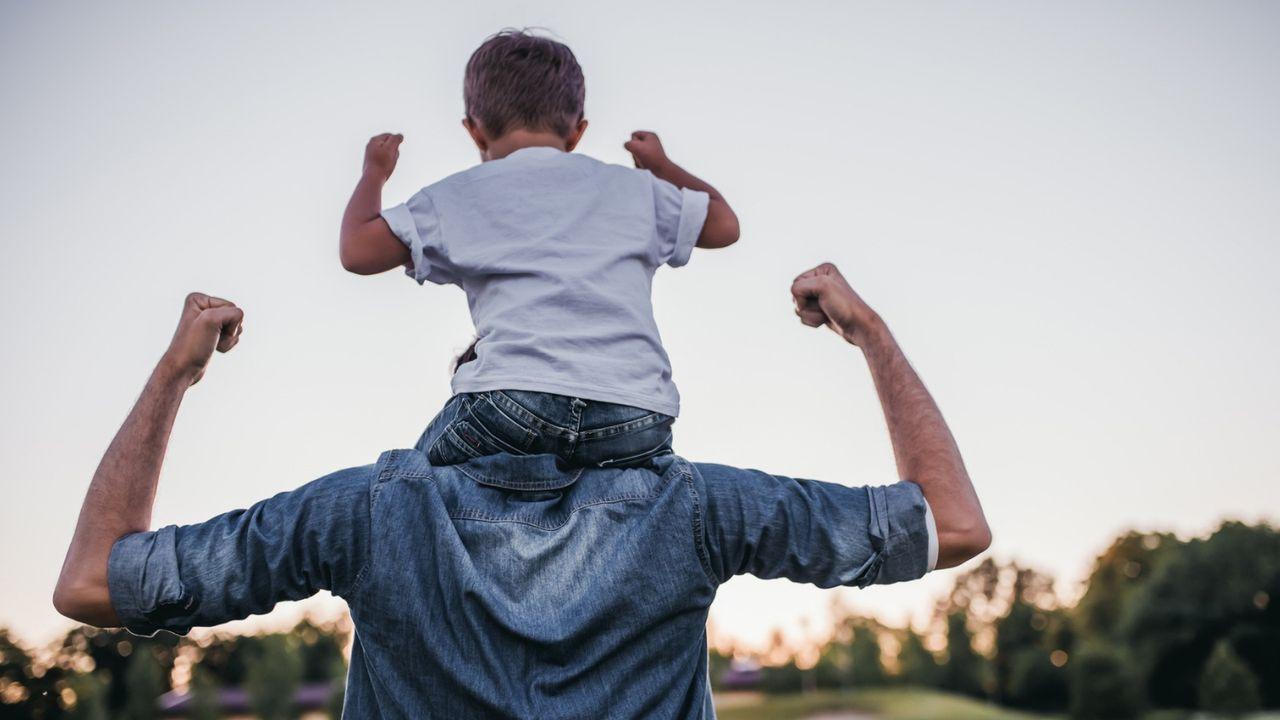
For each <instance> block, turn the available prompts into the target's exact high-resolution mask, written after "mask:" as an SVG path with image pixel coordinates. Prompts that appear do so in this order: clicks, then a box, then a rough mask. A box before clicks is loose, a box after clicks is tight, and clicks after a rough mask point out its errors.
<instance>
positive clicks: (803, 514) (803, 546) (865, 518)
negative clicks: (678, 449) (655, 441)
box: [695, 464, 931, 588]
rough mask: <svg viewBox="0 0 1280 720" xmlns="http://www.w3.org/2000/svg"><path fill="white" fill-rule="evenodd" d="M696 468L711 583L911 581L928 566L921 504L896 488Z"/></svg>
mask: <svg viewBox="0 0 1280 720" xmlns="http://www.w3.org/2000/svg"><path fill="white" fill-rule="evenodd" d="M695 467H696V471H697V474H698V476H699V479H700V483H699V485H700V486H701V487H702V493H701V496H702V497H701V498H700V505H701V506H702V510H703V514H704V515H705V519H704V521H703V523H702V525H703V528H702V530H701V538H699V539H700V540H701V541H702V543H703V549H704V551H705V554H706V559H707V562H708V565H709V568H710V572H711V574H712V575H713V579H714V580H716V581H718V582H724V581H726V580H728V579H729V578H730V577H732V576H734V575H740V574H751V575H755V576H757V577H761V578H787V579H789V580H792V581H794V582H799V583H808V584H813V585H817V586H819V587H824V588H825V587H836V586H841V585H848V586H856V587H865V586H868V585H887V584H890V583H896V582H902V581H904V580H914V579H916V578H920V577H922V576H924V574H925V573H926V572H928V570H929V564H930V557H929V556H930V542H931V540H930V529H929V522H928V519H927V517H926V515H927V511H928V506H927V504H926V503H925V499H924V495H923V493H921V491H920V487H919V486H918V485H916V484H915V483H912V482H899V483H896V484H893V485H887V486H883V487H847V486H844V485H837V484H834V483H826V482H820V481H817V480H798V479H793V478H788V477H780V476H776V475H770V474H767V473H763V472H759V471H754V470H740V469H737V468H731V467H727V466H723V465H702V464H699V465H697V466H695Z"/></svg>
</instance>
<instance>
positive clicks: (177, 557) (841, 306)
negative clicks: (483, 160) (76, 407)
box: [54, 264, 990, 718]
mask: <svg viewBox="0 0 1280 720" xmlns="http://www.w3.org/2000/svg"><path fill="white" fill-rule="evenodd" d="M791 292H792V295H793V297H794V299H795V302H796V312H797V314H798V315H799V317H800V319H801V321H802V322H804V324H806V325H809V326H812V327H818V326H823V325H825V326H827V327H829V328H831V329H832V330H834V331H836V333H837V334H838V335H839V336H841V337H843V338H844V339H845V340H846V341H848V342H849V343H851V344H853V345H855V346H857V347H859V348H861V349H862V352H863V355H864V356H865V358H866V360H867V364H868V365H869V366H870V369H871V375H872V378H873V379H874V381H875V385H876V389H877V391H878V393H879V397H880V401H881V403H882V405H883V406H884V411H885V418H886V420H887V421H888V425H889V433H890V437H891V440H892V443H893V447H894V453H895V455H896V457H897V462H898V469H899V473H900V475H901V477H903V478H909V480H906V481H902V482H898V483H895V484H892V485H888V486H885V487H873V488H867V487H862V488H849V487H844V486H841V485H835V484H830V483H823V482H816V481H809V480H793V479H790V478H785V477H775V476H771V475H767V474H765V473H761V472H756V471H747V470H739V469H736V468H730V467H725V466H720V465H706V464H699V463H690V462H688V461H686V460H683V459H681V458H677V457H672V456H666V457H662V458H659V459H658V460H657V461H656V463H655V465H654V468H653V469H652V470H649V469H623V470H606V469H601V470H572V471H567V472H566V471H561V470H560V469H558V468H557V466H556V464H555V461H554V459H553V458H551V456H546V455H542V456H529V457H515V456H505V455H499V456H492V457H485V458H479V459H477V460H475V461H472V462H470V463H467V464H464V465H456V466H446V467H432V466H431V465H429V464H428V462H427V459H426V458H425V457H424V456H423V455H422V454H421V453H419V452H416V451H412V450H408V451H392V452H388V453H385V454H383V456H382V457H381V458H380V459H379V460H378V462H377V463H376V464H374V465H369V466H366V467H360V468H352V469H348V470H342V471H340V472H337V473H335V474H333V475H329V476H327V477H324V478H321V479H319V480H316V481H314V482H312V483H309V484H307V485H304V486H302V487H301V488H299V489H297V490H295V491H293V492H289V493H283V494H280V495H277V496H276V497H274V498H271V499H269V500H265V501H263V502H260V503H258V504H257V505H254V506H253V507H251V508H249V509H248V510H238V511H234V512H230V513H226V514H224V515H220V516H218V517H215V518H213V519H212V520H209V521H207V522H204V523H200V524H197V525H190V526H186V527H180V528H178V527H173V526H169V527H165V528H161V529H160V530H157V531H149V528H150V525H151V507H152V500H153V497H154V495H155V488H156V482H157V478H158V476H159V472H160V465H161V461H162V459H163V457H164V451H165V446H166V444H167V441H168V437H169V431H170V429H171V428H172V425H173V420H174V417H175V415H176V414H177V410H178V405H179V403H180V402H181V400H182V397H183V394H184V393H185V392H186V388H187V387H189V386H190V385H191V384H193V383H194V382H196V381H197V380H199V379H200V378H201V377H202V376H203V374H204V371H205V368H206V366H207V364H208V361H209V358H210V356H211V355H212V354H213V351H214V350H215V349H217V350H219V351H222V352H226V351H228V350H230V349H231V348H232V347H233V346H234V345H235V344H236V342H237V341H238V339H239V333H240V326H241V325H240V324H241V320H242V318H243V314H242V313H241V311H240V309H239V308H237V307H235V306H234V305H233V304H231V303H229V302H227V301H225V300H219V299H216V298H210V297H207V296H204V295H191V296H190V297H188V298H187V304H186V307H185V308H184V311H183V314H182V319H181V321H180V322H179V324H178V330H177V333H176V334H175V335H174V338H173V342H172V344H171V345H170V347H169V349H168V350H167V351H166V353H165V354H164V356H163V357H162V359H161V360H160V363H159V365H158V366H157V367H156V370H155V372H154V373H153V374H152V376H151V378H150V379H149V380H148V382H147V385H146V388H145V389H144V390H143V392H142V396H141V397H140V398H139V400H138V403H137V405H136V406H135V407H134V409H133V412H131V413H130V415H129V417H128V418H127V419H126V420H125V423H124V425H123V426H122V427H121V429H120V431H119V433H118V434H117V436H116V438H115V440H114V441H113V442H112V444H111V446H110V447H109V448H108V449H107V453H106V455H105V457H104V458H103V460H102V464H101V465H100V466H99V468H98V471H97V472H96V473H95V475H94V478H93V480H92V482H91V483H90V486H89V491H88V495H87V497H86V498H85V502H84V507H83V509H82V510H81V514H80V520H79V523H78V524H77V526H76V532H75V536H74V537H73V539H72V541H71V546H70V548H69V549H68V551H67V558H66V561H65V563H64V565H63V568H62V575H61V577H60V578H59V581H58V586H57V589H56V590H55V592H54V605H55V606H56V607H57V608H58V610H59V611H60V612H61V613H63V614H64V615H66V616H68V617H70V618H73V619H75V620H79V621H82V622H86V623H89V624H93V625H101V626H116V625H124V626H125V627H127V628H129V629H130V630H132V631H134V632H139V633H153V632H155V631H156V630H159V629H165V630H172V631H174V632H179V633H182V632H186V631H187V630H188V629H190V628H191V627H192V626H196V625H215V624H218V623H222V622H225V621H228V620H231V619H234V618H241V617H245V616H246V615H249V614H252V613H260V612H265V611H267V610H270V609H271V608H272V607H273V606H274V605H275V604H276V603H277V602H279V601H281V600H292V599H298V598H303V597H307V596H309V595H311V594H313V593H315V592H317V591H318V590H321V589H328V590H331V591H332V592H333V593H334V594H336V595H338V596H340V597H343V598H345V599H346V600H347V603H348V604H349V606H350V608H351V615H352V619H353V621H354V623H355V627H356V634H355V643H354V646H353V649H352V655H351V667H350V670H349V673H348V677H347V695H346V703H347V705H346V707H345V709H344V713H343V715H344V717H353V718H371V717H395V718H402V717H403V718H421V717H442V718H495V717H530V718H534V717H536V718H580V717H605V716H607V717H620V718H621V717H625V718H631V717H636V718H639V717H645V718H649V717H660V718H698V717H714V714H715V711H714V709H713V707H712V704H711V694H710V691H709V688H708V684H707V645H706V635H705V623H706V618H707V610H708V608H709V607H710V605H711V601H712V599H713V598H714V597H715V593H716V588H717V587H718V586H719V585H720V584H721V583H723V582H724V581H726V580H728V579H729V578H730V577H732V576H734V575H736V574H741V573H750V574H753V575H756V576H759V577H765V578H775V577H786V578H789V579H791V580H793V581H796V582H805V583H812V584H815V585H818V586H821V587H832V586H836V585H856V586H865V585H868V584H872V583H891V582H897V581H901V580H910V579H914V578H918V577H920V576H922V575H924V574H925V572H926V571H928V570H929V569H931V568H932V567H933V566H935V565H936V566H937V567H951V566H954V565H957V564H959V563H961V562H964V561H965V560H967V559H969V558H971V557H973V556H974V555H976V554H977V553H980V552H982V551H983V550H984V549H985V548H986V547H987V545H988V544H989V543H990V531H989V529H988V528H987V524H986V520H985V519H984V518H983V514H982V508H981V506H980V505H979V503H978V498H977V495H976V494H975V493H974V490H973V487H972V485H971V484H970V482H969V478H968V475H967V474H966V472H965V469H964V465H963V463H962V462H961V459H960V454H959V451H958V450H957V448H956V445H955V442H954V441H953V440H952V437H951V433H950V431H949V430H948V429H947V426H946V423H945V422H944V421H943V419H942V416H941V414H940V413H939V411H938V408H937V406H936V405H935V404H934V402H933V399H932V398H931V397H930V395H929V393H928V391H927V390H925V388H924V385H922V384H921V382H920V379H919V378H918V377H917V376H916V374H915V372H914V371H913V370H912V369H911V367H910V365H909V364H908V363H907V360H906V357H905V356H904V355H903V353H902V351H901V350H900V349H899V348H898V345H897V343H896V342H895V341H894V339H893V336H892V335H891V334H890V333H889V330H888V328H887V327H886V326H885V324H884V323H883V322H882V321H881V320H880V318H879V317H878V316H877V315H876V314H875V313H874V312H873V311H872V310H871V308H869V307H868V306H867V305H866V304H865V303H864V302H863V301H862V299H861V298H859V297H858V295H857V294H856V293H855V292H854V291H853V290H852V289H851V288H850V287H849V285H848V284H847V283H846V282H845V280H844V278H843V277H842V276H841V275H840V273H839V271H838V270H836V268H835V267H834V266H832V265H829V264H828V265H822V266H819V267H817V268H815V269H813V270H810V271H808V272H806V273H804V274H803V275H801V276H800V277H798V278H797V279H796V281H795V283H794V284H793V285H792V288H791Z"/></svg>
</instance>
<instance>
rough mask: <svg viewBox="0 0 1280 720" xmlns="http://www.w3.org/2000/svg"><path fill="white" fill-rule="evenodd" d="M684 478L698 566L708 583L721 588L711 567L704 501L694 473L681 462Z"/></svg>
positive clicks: (681, 471)
mask: <svg viewBox="0 0 1280 720" xmlns="http://www.w3.org/2000/svg"><path fill="white" fill-rule="evenodd" d="M677 472H679V473H680V474H681V475H682V476H683V477H684V482H685V487H687V488H688V489H689V496H690V498H691V499H692V501H693V519H692V524H693V545H694V549H695V550H696V551H697V553H698V565H700V566H701V567H702V573H703V575H705V576H706V578H707V582H708V583H710V584H711V587H712V588H715V587H718V586H719V584H720V583H719V581H718V580H717V579H716V577H715V571H714V570H713V569H712V567H711V557H710V555H709V553H708V552H707V547H706V538H705V537H704V535H703V533H704V530H705V526H704V523H703V520H702V500H701V497H700V496H699V495H698V489H697V488H696V487H695V486H694V483H693V472H692V471H691V470H690V468H689V466H688V465H687V464H685V463H683V462H681V465H680V468H679V469H678V470H677Z"/></svg>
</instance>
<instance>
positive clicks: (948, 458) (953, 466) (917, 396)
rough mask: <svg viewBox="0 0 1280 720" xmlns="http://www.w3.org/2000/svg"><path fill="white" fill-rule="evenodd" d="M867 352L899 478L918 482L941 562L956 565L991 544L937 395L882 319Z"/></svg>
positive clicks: (870, 337) (866, 345)
mask: <svg viewBox="0 0 1280 720" xmlns="http://www.w3.org/2000/svg"><path fill="white" fill-rule="evenodd" d="M863 353H864V355H865V356H866V359H867V364H868V365H869V366H870V368H871V377H872V379H873V380H874V382H875V386H876V392H877V394H878V395H879V396H880V404H881V406H882V407H883V408H884V415H885V421H886V422H887V424H888V426H889V438H890V440H891V442H892V443H893V452H894V457H895V458H896V459H897V463H898V472H899V474H900V477H902V478H903V479H906V480H911V481H914V482H915V483H917V484H918V485H920V488H921V490H923V491H924V496H925V499H926V500H927V501H928V502H929V507H930V509H931V510H932V512H933V515H934V521H935V524H936V525H937V528H938V567H940V568H945V567H952V566H954V565H958V564H960V563H961V562H964V561H965V560H967V559H969V558H970V557H972V556H973V555H975V554H977V553H979V552H981V551H982V550H984V549H986V546H987V545H988V544H990V531H989V530H988V528H987V524H986V520H985V519H984V518H983V515H982V505H981V504H980V503H979V501H978V495H977V493H976V492H975V491H974V489H973V485H972V484H971V483H970V481H969V474H968V472H967V471H966V470H965V467H964V460H963V459H962V458H961V457H960V449H959V448H958V447H957V446H956V442H955V438H953V437H952V435H951V430H950V429H949V428H948V427H947V423H946V421H945V420H943V418H942V412H941V411H939V410H938V406H937V404H936V403H935V402H934V401H933V396H932V395H930V394H929V391H928V389H926V388H925V386H924V383H923V382H921V380H920V377H919V376H918V375H916V372H915V370H914V369H912V367H911V364H910V363H909V362H907V358H906V355H904V354H903V352H902V349H901V348H900V347H898V343H897V341H896V340H894V338H893V335H892V334H891V333H890V332H889V329H888V328H887V327H885V326H884V324H883V323H878V324H877V325H876V327H875V328H874V329H872V330H871V331H870V332H869V333H868V337H867V340H866V341H865V342H864V343H863Z"/></svg>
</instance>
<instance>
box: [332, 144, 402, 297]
mask: <svg viewBox="0 0 1280 720" xmlns="http://www.w3.org/2000/svg"><path fill="white" fill-rule="evenodd" d="M403 140H404V136H403V135H391V134H382V135H377V136H374V137H373V138H372V139H371V140H369V144H368V145H367V146H366V147H365V151H364V172H363V173H362V174H361V175H360V180H359V182H357V183H356V189H355V191H354V192H352V193H351V199H350V200H348V201H347V210H346V212H344V213H343V214H342V232H341V233H340V236H339V240H338V257H339V259H341V261H342V267H344V268H346V269H347V270H348V271H349V272H353V273H356V274H357V275H376V274H378V273H380V272H386V271H387V270H394V269H395V268H398V267H400V266H401V265H405V264H407V263H408V262H409V248H407V247H405V245H404V243H402V242H400V239H399V238H397V237H396V236H395V233H393V232H391V227H390V226H389V225H387V221H386V220H383V219H382V214H381V213H382V186H383V185H385V184H386V182H387V179H388V178H390V177H391V173H393V172H395V169H396V161H397V160H398V159H399V157H400V143H401V142H402V141H403Z"/></svg>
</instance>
